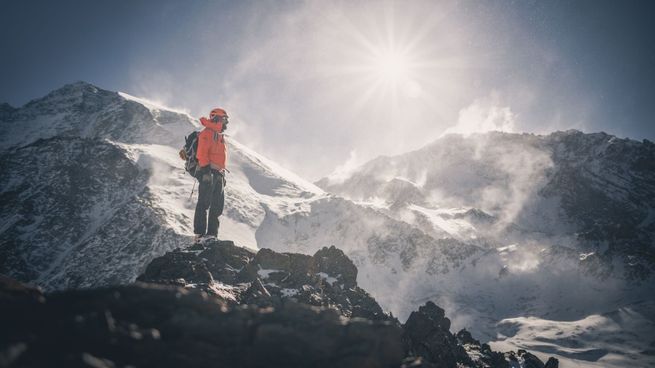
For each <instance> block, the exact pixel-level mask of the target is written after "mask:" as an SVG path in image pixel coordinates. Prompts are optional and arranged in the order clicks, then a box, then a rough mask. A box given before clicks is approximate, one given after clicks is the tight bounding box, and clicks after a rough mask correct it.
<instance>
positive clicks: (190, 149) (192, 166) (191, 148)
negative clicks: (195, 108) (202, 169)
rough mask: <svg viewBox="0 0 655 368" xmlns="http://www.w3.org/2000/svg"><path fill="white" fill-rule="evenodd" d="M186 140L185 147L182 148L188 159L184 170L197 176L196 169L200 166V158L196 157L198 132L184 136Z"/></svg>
mask: <svg viewBox="0 0 655 368" xmlns="http://www.w3.org/2000/svg"><path fill="white" fill-rule="evenodd" d="M184 140H185V143H184V148H183V149H182V150H183V151H184V155H185V160H186V162H185V163H184V170H186V172H188V173H189V174H191V176H193V177H195V176H196V169H197V168H198V158H196V152H198V132H197V131H194V132H192V133H191V134H189V135H188V136H186V137H184Z"/></svg>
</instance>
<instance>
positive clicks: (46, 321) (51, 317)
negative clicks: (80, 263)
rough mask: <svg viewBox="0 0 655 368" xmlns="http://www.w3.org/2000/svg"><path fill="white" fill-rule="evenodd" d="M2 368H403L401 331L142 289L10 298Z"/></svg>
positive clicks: (321, 311)
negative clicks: (231, 306)
mask: <svg viewBox="0 0 655 368" xmlns="http://www.w3.org/2000/svg"><path fill="white" fill-rule="evenodd" d="M0 309H1V310H2V311H3V312H2V313H1V314H0V325H2V329H0V349H1V350H0V366H2V367H78V366H84V367H89V366H90V367H128V366H132V367H289V366H297V367H396V366H399V365H400V361H401V359H402V357H403V351H402V347H401V345H400V343H399V342H400V335H401V331H400V328H398V327H397V326H395V325H392V324H389V323H382V322H371V321H368V320H364V319H352V320H344V319H343V318H342V317H341V316H340V315H339V314H338V313H337V312H336V311H335V310H333V309H327V308H316V307H311V306H308V305H305V304H300V303H297V302H293V301H290V300H287V301H285V302H284V303H282V304H280V306H279V307H277V308H275V309H273V308H258V307H256V306H242V307H233V308H230V307H229V306H228V305H227V304H226V303H225V302H224V301H222V300H221V299H219V298H216V297H213V296H208V295H207V294H206V293H204V292H201V291H198V290H187V289H183V288H178V287H171V286H164V285H155V284H135V285H130V286H119V287H110V288H102V289H93V290H75V291H65V292H62V293H55V294H50V295H45V296H44V295H40V294H39V295H34V293H33V291H32V290H30V289H27V288H24V289H23V290H21V289H20V288H18V287H16V286H15V285H14V286H13V288H12V289H10V290H6V289H5V288H4V287H3V288H2V291H0Z"/></svg>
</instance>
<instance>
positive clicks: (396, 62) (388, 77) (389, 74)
mask: <svg viewBox="0 0 655 368" xmlns="http://www.w3.org/2000/svg"><path fill="white" fill-rule="evenodd" d="M377 54H378V55H376V56H375V58H374V64H373V70H374V71H375V73H376V74H377V76H378V77H379V78H381V79H382V80H384V81H385V82H393V83H398V82H403V81H405V80H406V79H407V78H408V74H409V69H410V64H409V62H408V60H407V58H406V57H405V55H403V54H401V53H399V52H395V51H388V50H385V51H382V52H379V53H377Z"/></svg>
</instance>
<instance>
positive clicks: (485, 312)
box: [317, 131, 655, 366]
mask: <svg viewBox="0 0 655 368" xmlns="http://www.w3.org/2000/svg"><path fill="white" fill-rule="evenodd" d="M317 184H318V185H319V186H320V187H322V188H324V189H325V190H327V191H329V192H332V193H337V194H339V195H341V196H343V197H345V198H347V199H350V200H352V201H355V202H357V203H359V204H360V205H364V206H369V207H370V208H373V209H376V210H378V211H380V212H382V213H385V214H387V215H389V216H390V217H392V218H394V219H397V220H401V221H404V222H405V223H407V224H408V225H410V226H412V227H413V228H416V229H420V230H421V231H422V232H423V233H424V234H426V235H428V236H430V237H432V238H434V239H436V240H440V241H442V242H443V241H450V242H452V244H453V248H459V249H467V248H466V247H469V248H468V249H471V248H470V247H476V248H475V249H474V250H472V251H470V252H465V253H464V254H465V255H467V256H465V257H463V258H459V262H458V263H453V262H449V264H450V265H451V268H450V269H448V270H443V271H445V272H439V271H438V272H432V270H431V269H429V268H427V267H425V265H424V264H421V263H420V262H416V261H414V264H413V265H411V266H410V267H405V268H403V272H402V273H403V275H401V276H399V277H397V280H398V281H399V284H400V285H402V286H403V288H401V290H403V291H401V293H402V295H403V296H404V297H402V298H398V300H396V303H398V301H412V302H416V301H423V300H426V299H433V300H439V303H441V304H442V305H446V306H447V309H449V310H456V311H457V314H458V316H459V317H460V318H461V319H460V320H455V321H454V323H455V324H458V323H463V324H464V325H469V324H473V325H479V323H477V322H480V320H481V319H482V320H485V319H487V320H488V322H490V323H489V324H488V326H489V327H490V328H489V329H488V330H487V331H482V332H483V333H485V332H486V333H487V335H486V336H487V338H488V339H494V338H496V333H497V331H498V330H497V327H496V326H495V323H496V322H497V321H498V320H500V319H506V318H513V317H518V318H523V316H531V318H536V319H538V320H539V321H541V322H540V324H539V325H540V326H544V325H548V326H551V327H552V325H557V321H561V320H569V321H571V320H580V321H585V320H587V319H589V318H592V319H593V317H594V316H599V315H607V314H611V313H615V311H621V310H634V308H630V305H642V304H643V303H646V304H647V305H648V303H650V301H652V300H653V295H654V294H653V289H654V288H655V283H654V282H653V281H654V278H653V271H654V270H655V217H654V216H653V213H655V212H654V210H655V196H654V194H655V145H654V144H653V143H652V142H650V141H647V140H644V141H643V142H637V141H633V140H629V139H618V138H616V137H614V136H611V135H607V134H605V133H596V134H584V133H581V132H578V131H567V132H556V133H553V134H550V135H546V136H538V135H532V134H508V133H498V132H492V133H485V134H476V135H472V136H468V137H464V136H460V135H449V136H445V137H442V138H440V139H438V140H437V141H435V142H433V143H432V144H430V145H428V146H425V147H423V148H421V149H419V150H417V151H413V152H409V153H406V154H403V155H398V156H393V157H379V158H377V159H375V160H372V161H370V162H368V163H366V164H364V165H362V166H361V167H359V168H358V169H356V170H355V171H354V172H352V173H351V175H350V176H349V177H348V178H345V180H344V179H343V178H342V177H340V178H339V179H338V180H337V179H334V178H329V177H328V178H324V179H322V180H320V181H319V182H317ZM425 261H426V260H425V259H423V262H425ZM386 264H387V265H389V267H393V265H394V262H393V261H391V262H386ZM392 270H396V269H394V268H392ZM362 284H364V285H366V284H365V283H362ZM366 287H368V286H366ZM369 289H370V287H369ZM373 294H374V295H375V293H373ZM394 294H395V296H396V297H397V296H398V292H395V293H394ZM376 297H377V298H378V300H380V301H381V302H382V303H381V304H382V305H386V306H388V305H390V304H387V303H392V304H391V305H393V302H392V301H389V300H385V299H384V298H380V297H379V296H378V295H376ZM640 303H642V304H640ZM399 309H400V310H403V309H404V308H399ZM637 315H638V318H633V319H644V320H650V321H653V320H655V319H654V317H655V316H653V315H652V313H641V312H640V310H637V312H635V316H637ZM512 316H513V317H512ZM550 320H554V321H550ZM472 321H477V322H475V323H473V322H472ZM528 321H531V320H528ZM520 322H521V323H522V325H528V326H527V327H525V330H534V329H533V327H534V326H530V325H529V324H528V323H524V320H520ZM506 324H507V323H505V324H504V325H506ZM504 325H501V327H502V326H504ZM476 332H478V331H476ZM562 333H564V334H565V333H566V332H562ZM627 333H628V334H629V333H630V332H627ZM591 335H593V336H595V335H594V334H593V333H591ZM499 337H500V338H501V339H503V340H504V339H506V338H507V337H506V336H499ZM523 337H525V336H523ZM532 337H533V338H535V336H532ZM593 338H595V339H598V336H595V337H593ZM590 339H592V338H590ZM517 340H518V341H521V338H518V339H515V340H511V341H512V342H513V343H516V341H517ZM527 341H531V343H526V344H525V345H524V346H523V347H526V348H527V347H531V348H534V347H535V345H539V341H535V340H530V339H529V338H526V340H524V342H527ZM562 341H563V340H562ZM562 341H559V342H562ZM598 341H600V340H598ZM626 341H627V340H626V339H616V340H615V343H616V346H615V349H616V351H623V353H625V352H627V351H632V352H634V346H633V345H634V341H632V342H626ZM556 342H557V341H556ZM556 342H554V343H553V344H554V345H556ZM648 344H651V346H652V344H655V342H654V341H647V342H646V344H645V345H644V346H648ZM554 345H548V346H546V345H544V344H542V346H543V347H544V350H543V351H544V352H545V353H553V352H557V351H559V352H561V355H560V358H563V359H564V361H566V358H573V359H583V360H584V359H586V358H585V357H593V358H595V359H593V360H594V361H596V360H598V361H600V362H602V363H599V364H600V365H598V366H621V364H622V363H620V362H621V359H618V358H617V357H616V356H612V357H610V356H611V355H612V354H614V353H615V352H610V351H609V350H607V351H605V353H604V354H591V353H589V352H588V351H587V350H593V349H594V348H593V346H585V345H584V344H581V345H580V346H579V347H578V349H577V351H576V349H575V347H573V349H572V347H571V346H567V345H566V341H564V342H563V343H562V344H561V345H559V348H561V350H557V349H556V348H553V346H554ZM513 346H514V347H516V346H521V345H520V344H514V345H513ZM537 350H538V349H537ZM596 353H598V351H596ZM623 353H619V355H621V356H622V357H623V358H625V356H624V355H622V354H623ZM605 355H607V357H605ZM630 359H632V358H630ZM617 362H618V363H617ZM624 363H625V361H624ZM564 366H566V365H564ZM590 366H596V365H590Z"/></svg>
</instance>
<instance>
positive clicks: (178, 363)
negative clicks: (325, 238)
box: [0, 241, 557, 368]
mask: <svg viewBox="0 0 655 368" xmlns="http://www.w3.org/2000/svg"><path fill="white" fill-rule="evenodd" d="M356 277H357V268H356V267H355V266H354V264H353V263H352V261H351V260H350V259H349V258H348V257H347V256H345V254H344V253H343V252H342V251H341V250H339V249H337V248H335V247H329V248H322V249H320V250H319V251H317V252H316V254H314V255H313V256H308V255H303V254H296V253H277V252H274V251H272V250H270V249H261V250H259V251H258V252H257V253H254V252H252V251H250V250H247V249H244V248H241V247H238V246H236V245H234V243H233V242H231V241H208V242H205V243H200V244H194V245H192V246H191V247H189V248H186V249H176V250H174V251H172V252H168V253H166V254H165V255H163V256H161V257H159V258H156V259H154V260H153V261H152V262H151V263H150V264H149V265H148V267H147V268H146V270H145V272H144V273H143V274H142V275H141V276H139V278H138V282H137V283H136V284H132V285H128V286H113V287H106V288H100V289H86V290H68V291H64V292H58V293H52V294H46V295H44V294H42V293H41V291H40V290H39V289H36V288H31V287H28V286H26V285H24V284H21V283H19V282H17V281H14V280H13V279H10V278H7V277H4V276H0V311H2V313H0V326H2V329H0V366H2V367H5V366H6V367H41V366H66V367H68V366H93V367H116V366H120V367H126V366H136V367H139V366H157V367H209V366H219V367H290V366H293V367H371V368H376V367H453V368H459V367H476V368H482V367H498V368H506V367H509V366H510V365H509V363H508V362H509V361H511V360H512V359H514V360H515V361H516V362H519V361H520V362H522V363H521V364H522V365H521V366H522V367H535V368H543V367H544V366H545V367H548V368H555V367H557V360H553V359H551V360H549V361H548V363H547V365H544V364H543V363H542V362H541V361H540V360H539V359H538V358H537V357H535V356H534V355H532V354H530V353H528V352H525V351H522V350H521V351H519V352H518V353H517V354H514V353H511V354H509V355H508V356H507V359H506V357H505V356H504V355H503V354H502V353H497V352H493V351H491V349H490V348H489V346H488V345H486V344H480V342H479V341H477V340H475V339H474V338H473V337H472V336H471V334H470V333H468V332H467V331H466V330H462V331H460V332H459V333H458V334H457V335H453V334H452V333H451V332H450V331H449V330H450V320H449V319H448V318H447V317H446V316H445V311H444V310H443V309H441V308H440V307H438V306H437V305H435V304H434V303H432V302H428V303H426V304H425V305H424V306H422V307H420V308H419V310H418V311H415V312H413V313H412V314H411V315H410V317H409V319H408V320H407V322H406V323H405V324H404V325H401V324H400V323H399V322H398V321H397V320H396V319H395V318H393V316H391V315H388V314H386V313H384V312H383V311H382V308H380V306H379V305H378V304H377V302H376V301H375V299H373V298H372V297H371V296H370V295H369V294H368V293H367V292H366V291H364V290H363V289H361V288H360V287H358V286H357V282H356Z"/></svg>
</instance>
